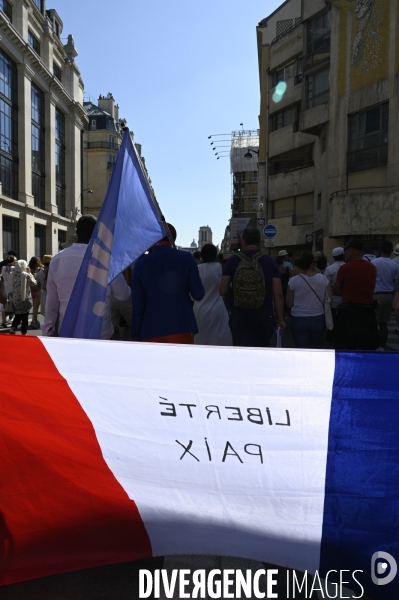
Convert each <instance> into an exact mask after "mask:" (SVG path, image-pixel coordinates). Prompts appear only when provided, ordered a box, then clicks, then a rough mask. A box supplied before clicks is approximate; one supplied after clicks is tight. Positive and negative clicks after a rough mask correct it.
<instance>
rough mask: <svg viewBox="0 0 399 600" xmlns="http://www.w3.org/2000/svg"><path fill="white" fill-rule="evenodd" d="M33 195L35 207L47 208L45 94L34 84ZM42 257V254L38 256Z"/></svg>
mask: <svg viewBox="0 0 399 600" xmlns="http://www.w3.org/2000/svg"><path fill="white" fill-rule="evenodd" d="M31 95H32V126H31V127H32V194H33V197H34V201H35V206H37V207H38V208H42V209H44V208H45V197H44V181H45V176H46V175H45V163H44V159H45V157H44V94H43V92H42V91H41V90H40V89H39V88H38V87H36V86H35V85H34V84H33V83H32V94H31ZM37 256H41V254H37Z"/></svg>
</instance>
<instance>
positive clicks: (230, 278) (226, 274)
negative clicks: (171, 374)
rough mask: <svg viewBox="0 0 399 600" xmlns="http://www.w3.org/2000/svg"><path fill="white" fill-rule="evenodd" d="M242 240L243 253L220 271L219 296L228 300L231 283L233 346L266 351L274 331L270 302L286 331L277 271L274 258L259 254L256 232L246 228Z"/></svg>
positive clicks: (257, 234)
mask: <svg viewBox="0 0 399 600" xmlns="http://www.w3.org/2000/svg"><path fill="white" fill-rule="evenodd" d="M241 239H242V251H241V252H239V253H237V254H235V255H233V256H231V257H230V258H229V259H228V261H227V262H226V264H225V266H224V268H223V275H222V281H221V284H220V288H219V293H220V295H221V296H227V295H228V294H229V289H230V283H232V304H231V315H230V329H231V333H232V336H233V345H234V346H253V347H261V348H266V347H268V346H269V343H270V338H271V336H272V333H273V329H274V315H273V299H274V306H275V310H276V314H277V325H278V327H280V329H281V330H283V329H285V321H284V296H283V290H282V286H281V279H280V271H279V268H278V266H277V263H276V261H275V260H274V258H272V257H271V256H268V255H267V254H265V253H264V252H261V251H260V232H259V230H258V229H256V228H255V227H247V228H246V229H244V231H243V232H242V234H241Z"/></svg>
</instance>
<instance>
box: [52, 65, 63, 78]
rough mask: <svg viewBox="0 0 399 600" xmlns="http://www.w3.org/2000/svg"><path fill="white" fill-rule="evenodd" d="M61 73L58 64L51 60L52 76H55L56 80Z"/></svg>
mask: <svg viewBox="0 0 399 600" xmlns="http://www.w3.org/2000/svg"><path fill="white" fill-rule="evenodd" d="M61 73H62V72H61V69H60V68H59V66H58V65H57V64H55V62H53V75H54V77H57V79H58V81H61Z"/></svg>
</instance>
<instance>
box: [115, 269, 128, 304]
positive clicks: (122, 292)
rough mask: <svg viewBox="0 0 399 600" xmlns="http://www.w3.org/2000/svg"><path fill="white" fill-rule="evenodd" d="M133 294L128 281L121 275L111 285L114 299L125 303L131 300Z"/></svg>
mask: <svg viewBox="0 0 399 600" xmlns="http://www.w3.org/2000/svg"><path fill="white" fill-rule="evenodd" d="M131 293H132V292H131V290H130V287H129V286H128V285H127V283H126V280H125V278H124V276H123V274H122V273H121V274H120V275H118V277H116V278H115V279H114V280H113V282H112V283H111V294H112V295H113V296H114V298H116V299H117V300H120V301H121V302H123V301H125V300H128V299H129V298H130V295H131Z"/></svg>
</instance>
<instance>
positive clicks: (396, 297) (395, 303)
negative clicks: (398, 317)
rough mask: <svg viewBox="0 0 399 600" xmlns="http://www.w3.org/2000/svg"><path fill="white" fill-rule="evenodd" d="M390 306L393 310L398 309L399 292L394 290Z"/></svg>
mask: <svg viewBox="0 0 399 600" xmlns="http://www.w3.org/2000/svg"><path fill="white" fill-rule="evenodd" d="M392 308H393V309H394V310H399V292H395V295H394V297H393V305H392Z"/></svg>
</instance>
